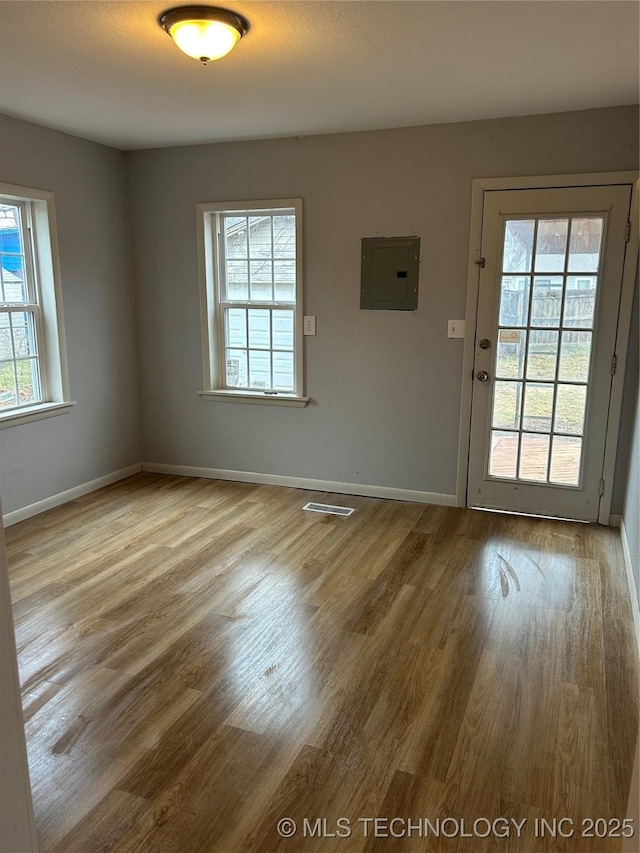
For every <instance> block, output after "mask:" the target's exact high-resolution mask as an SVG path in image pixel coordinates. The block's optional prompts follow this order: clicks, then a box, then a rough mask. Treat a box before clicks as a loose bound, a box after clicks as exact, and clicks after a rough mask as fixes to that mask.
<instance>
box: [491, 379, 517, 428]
mask: <svg viewBox="0 0 640 853" xmlns="http://www.w3.org/2000/svg"><path fill="white" fill-rule="evenodd" d="M521 407H522V382H496V383H495V391H494V396H493V426H494V427H495V428H496V429H519V428H520V411H521Z"/></svg>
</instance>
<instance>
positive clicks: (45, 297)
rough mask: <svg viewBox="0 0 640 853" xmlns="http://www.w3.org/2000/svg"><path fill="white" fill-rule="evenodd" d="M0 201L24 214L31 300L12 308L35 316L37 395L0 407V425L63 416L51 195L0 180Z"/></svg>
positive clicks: (65, 391) (63, 366)
mask: <svg viewBox="0 0 640 853" xmlns="http://www.w3.org/2000/svg"><path fill="white" fill-rule="evenodd" d="M0 200H1V201H2V202H3V203H7V204H16V205H17V206H18V207H20V208H21V209H22V211H23V212H24V222H23V226H24V230H23V240H24V249H25V256H26V258H25V267H26V268H25V275H26V277H27V279H28V291H29V295H30V297H31V300H32V301H31V302H30V303H29V304H23V303H16V304H15V309H14V310H18V311H20V310H25V309H28V310H29V311H30V312H31V313H32V314H33V315H34V318H35V323H36V330H37V343H38V363H39V368H40V388H41V396H42V400H41V401H39V402H37V403H32V404H31V403H29V404H25V405H21V406H16V407H14V408H11V409H7V410H4V411H1V410H0V429H5V428H7V427H13V426H18V425H19V424H23V423H29V422H30V421H36V420H41V419H42V418H48V417H52V416H54V415H61V414H66V413H67V412H69V411H70V409H71V407H72V406H73V405H74V403H73V401H72V400H71V399H70V396H69V377H68V371H67V354H66V346H65V338H64V322H63V313H62V286H61V277H60V260H59V257H58V231H57V227H56V215H55V203H54V196H53V193H52V192H49V191H47V190H37V189H33V188H31V187H22V186H18V185H16V184H5V183H0ZM3 304H4V303H3ZM7 304H8V303H7Z"/></svg>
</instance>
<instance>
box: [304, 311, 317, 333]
mask: <svg viewBox="0 0 640 853" xmlns="http://www.w3.org/2000/svg"><path fill="white" fill-rule="evenodd" d="M303 328H304V334H305V335H315V333H316V318H315V316H314V315H313V314H310V315H309V316H308V317H305V318H304V327H303Z"/></svg>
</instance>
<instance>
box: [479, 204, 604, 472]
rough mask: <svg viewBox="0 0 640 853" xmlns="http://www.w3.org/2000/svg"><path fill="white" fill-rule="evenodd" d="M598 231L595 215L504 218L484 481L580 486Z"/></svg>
mask: <svg viewBox="0 0 640 853" xmlns="http://www.w3.org/2000/svg"><path fill="white" fill-rule="evenodd" d="M603 231H604V216H603V215H598V216H582V215H581V216H564V217H552V218H550V217H536V218H530V217H527V218H521V219H506V220H505V223H504V236H503V244H502V264H501V270H500V302H499V309H498V329H497V335H496V341H497V346H496V348H495V353H496V356H495V363H494V371H493V375H494V377H495V382H494V383H493V400H492V423H491V425H492V430H491V444H490V451H489V458H488V474H489V476H490V477H496V478H502V479H505V478H506V479H510V480H522V481H533V482H536V483H557V484H562V485H564V486H574V487H579V486H580V473H581V469H582V448H583V434H584V426H585V413H586V404H587V389H588V385H589V375H590V369H589V368H590V363H591V352H592V336H593V319H594V316H595V307H596V300H597V293H598V281H599V274H600V260H601V248H602V234H603ZM578 272H579V273H580V274H579V275H578V274H577V273H578Z"/></svg>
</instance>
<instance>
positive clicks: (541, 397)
mask: <svg viewBox="0 0 640 853" xmlns="http://www.w3.org/2000/svg"><path fill="white" fill-rule="evenodd" d="M552 416H553V385H552V384H548V385H540V384H536V383H533V382H527V384H526V386H525V394H524V412H523V417H522V427H523V429H526V430H529V431H530V432H551V422H552ZM523 447H524V445H523Z"/></svg>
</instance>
